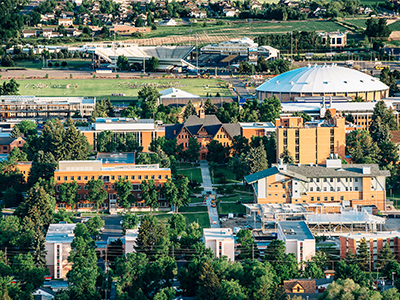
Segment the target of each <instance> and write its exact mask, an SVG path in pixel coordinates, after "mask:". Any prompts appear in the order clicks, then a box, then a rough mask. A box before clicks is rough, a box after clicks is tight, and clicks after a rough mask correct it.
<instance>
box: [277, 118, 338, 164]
mask: <svg viewBox="0 0 400 300" xmlns="http://www.w3.org/2000/svg"><path fill="white" fill-rule="evenodd" d="M275 124H276V126H277V129H276V143H277V145H276V157H277V158H279V157H280V155H281V154H282V152H283V151H284V150H285V148H287V149H288V150H289V152H290V153H291V155H292V156H293V159H294V162H295V163H300V164H311V163H314V164H323V163H325V161H326V159H327V158H328V156H329V154H330V153H337V154H338V155H339V156H340V157H341V158H344V157H345V147H346V127H345V119H344V118H333V119H331V120H329V121H326V120H318V121H311V122H306V123H303V118H301V117H281V118H280V119H277V120H276V122H275Z"/></svg>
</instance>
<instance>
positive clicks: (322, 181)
mask: <svg viewBox="0 0 400 300" xmlns="http://www.w3.org/2000/svg"><path fill="white" fill-rule="evenodd" d="M389 176H390V172H389V171H387V170H379V166H378V165H376V164H351V165H350V164H343V165H342V161H341V160H340V159H338V158H334V157H332V156H331V158H329V159H327V160H326V165H314V164H309V165H300V164H298V165H295V164H283V163H280V164H277V165H272V167H271V168H269V169H266V170H263V171H260V172H257V173H254V174H251V175H248V176H246V177H245V181H246V182H247V183H248V184H252V186H253V189H254V197H255V200H256V201H257V203H260V204H263V203H272V204H274V203H276V204H282V203H314V204H315V203H340V204H344V202H345V203H346V204H348V205H349V206H351V207H356V206H358V205H363V206H366V205H375V206H376V207H377V208H378V209H379V210H385V209H386V186H385V179H386V177H389Z"/></svg>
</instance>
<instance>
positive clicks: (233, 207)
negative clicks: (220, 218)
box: [218, 203, 246, 215]
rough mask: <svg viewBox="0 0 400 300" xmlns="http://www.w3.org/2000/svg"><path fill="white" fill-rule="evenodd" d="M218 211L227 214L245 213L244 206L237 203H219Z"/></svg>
mask: <svg viewBox="0 0 400 300" xmlns="http://www.w3.org/2000/svg"><path fill="white" fill-rule="evenodd" d="M218 213H219V214H221V215H227V214H229V213H237V214H245V213H246V207H244V206H243V205H242V204H237V203H219V204H218Z"/></svg>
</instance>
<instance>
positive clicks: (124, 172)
mask: <svg viewBox="0 0 400 300" xmlns="http://www.w3.org/2000/svg"><path fill="white" fill-rule="evenodd" d="M121 178H125V179H127V180H129V182H130V183H131V184H132V194H133V195H134V196H135V199H136V203H134V204H133V205H132V206H131V209H132V210H141V209H145V208H146V209H148V207H146V205H145V203H144V200H143V199H142V191H141V187H140V184H141V182H142V181H143V180H150V179H153V180H154V181H155V184H156V185H157V186H159V187H160V188H161V187H162V185H163V184H164V183H165V182H166V181H167V180H168V179H169V178H171V169H164V168H160V167H159V165H158V164H156V165H134V164H103V163H102V162H101V161H100V160H91V161H90V160H87V161H86V160H85V161H60V162H59V168H58V170H56V171H55V172H54V179H55V181H56V192H57V193H56V198H57V207H58V208H68V209H70V208H71V207H70V206H69V205H67V204H65V203H61V202H60V201H59V194H58V192H59V186H60V184H62V183H64V182H73V181H76V182H77V183H78V185H79V192H78V193H79V195H80V201H79V203H78V210H79V209H81V210H94V209H95V208H96V206H95V205H94V204H93V203H89V201H87V200H86V198H87V193H88V190H87V189H86V188H85V187H86V184H87V182H88V181H89V180H92V179H96V180H97V179H101V180H102V181H103V183H104V189H105V190H106V191H107V193H108V200H106V201H105V202H104V203H103V204H102V205H101V208H102V210H108V211H109V212H110V213H115V212H117V210H118V209H119V208H122V207H120V206H119V205H118V204H117V199H118V194H117V192H116V190H115V181H117V180H119V179H121ZM159 206H160V208H167V207H169V205H168V203H167V202H166V201H165V200H164V198H163V197H162V195H161V193H160V194H159Z"/></svg>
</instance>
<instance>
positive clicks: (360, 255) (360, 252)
mask: <svg viewBox="0 0 400 300" xmlns="http://www.w3.org/2000/svg"><path fill="white" fill-rule="evenodd" d="M369 255H370V254H369V250H368V245H367V241H366V240H365V238H362V239H361V240H360V244H359V245H358V247H357V263H358V265H359V266H360V269H361V270H363V271H366V270H367V268H368V263H369V260H370V257H369Z"/></svg>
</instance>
